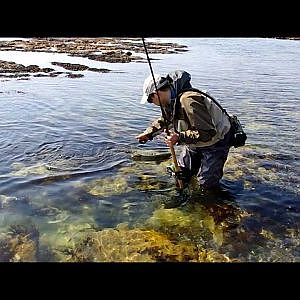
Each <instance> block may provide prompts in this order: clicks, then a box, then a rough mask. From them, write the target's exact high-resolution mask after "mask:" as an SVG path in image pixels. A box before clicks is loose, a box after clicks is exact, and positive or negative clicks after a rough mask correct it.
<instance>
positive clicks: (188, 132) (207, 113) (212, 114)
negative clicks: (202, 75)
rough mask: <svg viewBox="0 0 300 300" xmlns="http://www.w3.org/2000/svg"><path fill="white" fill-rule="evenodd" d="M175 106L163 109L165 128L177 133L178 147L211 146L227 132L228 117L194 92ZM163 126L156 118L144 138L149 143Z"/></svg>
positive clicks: (181, 98) (178, 99) (162, 121)
mask: <svg viewBox="0 0 300 300" xmlns="http://www.w3.org/2000/svg"><path fill="white" fill-rule="evenodd" d="M176 102H177V103H176V104H175V105H174V104H173V105H170V106H168V107H166V108H165V112H166V119H167V120H166V123H167V125H168V128H172V127H173V128H174V130H175V131H176V132H178V133H179V140H178V144H187V145H189V146H191V147H207V146H211V145H213V144H215V143H217V142H218V141H219V140H222V139H223V138H224V136H225V134H226V133H227V132H228V131H229V129H230V122H229V119H228V116H227V115H226V114H225V113H224V112H222V110H221V109H220V108H219V107H218V106H217V105H216V104H215V103H214V102H213V101H212V100H211V99H210V98H208V97H205V96H204V95H202V94H200V93H199V92H196V91H186V92H183V93H182V94H181V96H179V97H178V98H177V101H176ZM174 106H176V107H174ZM164 124H165V123H164V118H163V117H160V118H159V119H157V120H156V121H154V122H153V123H152V124H151V126H149V127H148V128H147V129H146V130H145V131H144V134H147V135H148V137H149V138H150V139H152V138H153V137H155V136H156V135H158V134H160V133H161V132H162V131H163V129H164V127H163V126H164Z"/></svg>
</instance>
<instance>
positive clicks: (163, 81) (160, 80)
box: [141, 74, 169, 104]
mask: <svg viewBox="0 0 300 300" xmlns="http://www.w3.org/2000/svg"><path fill="white" fill-rule="evenodd" d="M154 79H155V83H156V87H157V89H158V90H159V89H160V88H162V87H164V86H166V85H167V84H168V83H169V82H168V80H167V78H166V77H163V76H161V75H160V74H154ZM154 92H155V84H154V81H153V77H152V75H149V76H148V77H147V78H146V79H145V81H144V85H143V97H142V99H141V104H144V103H146V102H147V100H148V97H149V96H150V95H151V94H152V93H154Z"/></svg>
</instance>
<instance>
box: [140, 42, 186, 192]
mask: <svg viewBox="0 0 300 300" xmlns="http://www.w3.org/2000/svg"><path fill="white" fill-rule="evenodd" d="M142 41H143V45H144V48H145V52H146V56H147V61H148V64H149V67H150V71H151V75H152V79H153V82H154V86H155V91H156V94H157V97H158V101H159V106H160V109H161V114H162V117H163V122H164V127H165V128H166V133H167V135H168V136H169V135H170V131H169V128H168V124H167V121H166V120H167V117H166V112H165V110H164V109H163V107H162V105H161V101H160V97H159V93H158V89H157V85H156V81H155V78H154V73H153V70H152V66H151V63H150V58H149V55H148V50H147V47H146V43H145V39H144V38H143V37H142ZM169 147H170V152H171V155H172V159H173V163H174V168H175V173H179V172H180V171H181V170H180V167H179V165H178V162H177V158H176V154H175V150H174V146H173V145H170V146H169ZM177 183H178V186H179V189H180V190H182V189H183V182H182V180H181V179H178V178H177Z"/></svg>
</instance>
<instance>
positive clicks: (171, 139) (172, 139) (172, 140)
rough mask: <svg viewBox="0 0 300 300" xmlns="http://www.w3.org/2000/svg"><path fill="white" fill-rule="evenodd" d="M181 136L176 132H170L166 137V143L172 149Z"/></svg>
mask: <svg viewBox="0 0 300 300" xmlns="http://www.w3.org/2000/svg"><path fill="white" fill-rule="evenodd" d="M178 139H179V134H178V133H176V132H170V135H169V136H167V137H166V139H165V143H166V144H167V145H168V146H169V147H171V146H173V145H175V144H176V143H177V142H178Z"/></svg>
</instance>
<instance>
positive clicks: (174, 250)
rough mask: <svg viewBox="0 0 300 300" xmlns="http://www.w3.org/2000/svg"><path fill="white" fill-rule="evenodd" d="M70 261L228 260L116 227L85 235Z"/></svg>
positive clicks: (156, 235) (145, 232)
mask: <svg viewBox="0 0 300 300" xmlns="http://www.w3.org/2000/svg"><path fill="white" fill-rule="evenodd" d="M70 261H75V262H85V261H98V262H155V261H167V262H175V261H181V262H204V261H230V259H229V258H228V257H226V256H225V255H222V254H219V253H217V252H215V251H213V250H210V251H206V250H204V249H199V248H198V247H197V246H195V245H194V244H192V243H190V242H186V241H181V242H178V243H174V242H173V241H171V240H170V239H169V238H168V236H167V235H166V234H164V233H159V232H156V231H154V230H142V229H129V228H127V226H125V225H122V226H118V227H117V228H116V229H104V230H102V231H98V232H94V233H91V234H89V235H88V236H87V237H86V238H85V239H84V240H83V241H81V242H80V243H79V244H77V245H76V247H75V248H74V250H73V251H72V254H71V258H70Z"/></svg>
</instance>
